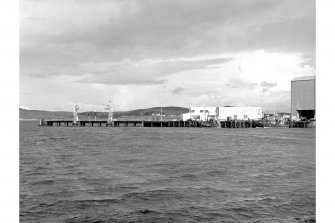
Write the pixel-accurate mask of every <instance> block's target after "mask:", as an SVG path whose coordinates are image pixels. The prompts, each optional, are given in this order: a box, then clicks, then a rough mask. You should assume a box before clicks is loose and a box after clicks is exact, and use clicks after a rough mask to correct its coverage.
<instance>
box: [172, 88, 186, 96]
mask: <svg viewBox="0 0 335 223" xmlns="http://www.w3.org/2000/svg"><path fill="white" fill-rule="evenodd" d="M184 90H185V89H184V88H182V87H176V88H175V89H173V91H172V93H173V94H180V93H181V92H182V91H184Z"/></svg>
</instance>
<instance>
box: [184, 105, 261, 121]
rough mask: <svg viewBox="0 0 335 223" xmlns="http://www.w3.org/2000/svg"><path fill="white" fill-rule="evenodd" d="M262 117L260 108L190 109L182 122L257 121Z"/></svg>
mask: <svg viewBox="0 0 335 223" xmlns="http://www.w3.org/2000/svg"><path fill="white" fill-rule="evenodd" d="M262 117H263V111H262V108H261V107H191V108H190V112H189V113H185V114H183V121H186V120H188V119H190V118H191V119H193V120H199V121H208V120H210V119H216V120H222V121H225V120H228V119H230V120H232V119H238V120H249V119H251V120H259V119H262Z"/></svg>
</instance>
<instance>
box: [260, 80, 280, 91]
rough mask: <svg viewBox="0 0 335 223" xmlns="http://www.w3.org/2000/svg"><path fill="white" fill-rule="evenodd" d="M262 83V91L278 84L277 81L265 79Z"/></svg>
mask: <svg viewBox="0 0 335 223" xmlns="http://www.w3.org/2000/svg"><path fill="white" fill-rule="evenodd" d="M260 85H261V86H262V87H263V90H262V92H263V93H265V92H267V91H268V90H269V89H270V88H272V87H275V86H277V83H270V82H266V81H263V82H262V83H261V84H260Z"/></svg>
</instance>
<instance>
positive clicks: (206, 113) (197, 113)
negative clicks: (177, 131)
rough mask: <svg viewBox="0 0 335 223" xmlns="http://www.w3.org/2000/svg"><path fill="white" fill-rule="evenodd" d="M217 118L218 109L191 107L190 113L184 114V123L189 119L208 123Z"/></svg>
mask: <svg viewBox="0 0 335 223" xmlns="http://www.w3.org/2000/svg"><path fill="white" fill-rule="evenodd" d="M216 117H217V109H216V107H191V108H190V112H189V113H185V114H183V121H186V120H188V119H190V118H191V119H193V120H199V121H208V120H209V119H211V118H216Z"/></svg>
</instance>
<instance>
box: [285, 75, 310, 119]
mask: <svg viewBox="0 0 335 223" xmlns="http://www.w3.org/2000/svg"><path fill="white" fill-rule="evenodd" d="M291 116H292V119H302V120H304V119H306V120H310V119H313V118H315V76H305V77H296V78H294V79H293V80H292V81H291Z"/></svg>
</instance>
